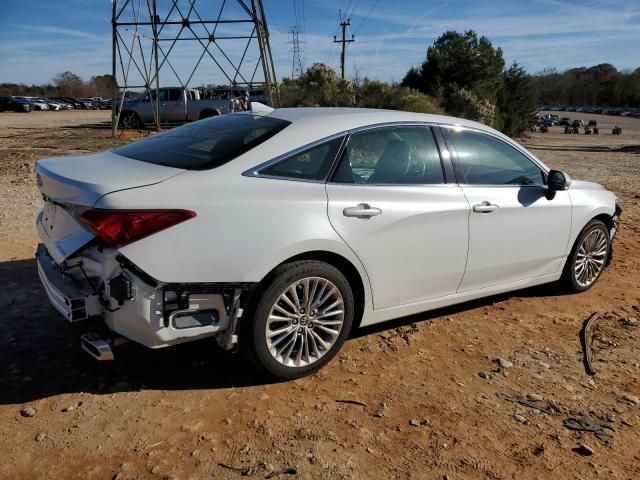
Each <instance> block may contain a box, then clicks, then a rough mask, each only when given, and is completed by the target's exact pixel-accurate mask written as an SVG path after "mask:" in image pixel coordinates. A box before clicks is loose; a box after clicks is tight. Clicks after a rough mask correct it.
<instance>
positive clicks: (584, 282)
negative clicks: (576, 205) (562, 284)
mask: <svg viewBox="0 0 640 480" xmlns="http://www.w3.org/2000/svg"><path fill="white" fill-rule="evenodd" d="M607 250H608V244H607V236H606V234H605V232H604V231H602V230H601V229H599V228H598V229H595V230H592V231H591V232H589V233H588V234H587V235H586V236H585V237H584V238H583V239H582V242H581V243H580V246H579V247H578V252H577V253H576V261H575V265H574V268H573V272H574V275H575V279H576V282H577V283H578V285H580V286H581V287H588V286H589V285H591V284H592V283H593V282H595V281H596V279H597V278H598V275H600V272H602V269H603V268H604V264H605V262H606V260H607Z"/></svg>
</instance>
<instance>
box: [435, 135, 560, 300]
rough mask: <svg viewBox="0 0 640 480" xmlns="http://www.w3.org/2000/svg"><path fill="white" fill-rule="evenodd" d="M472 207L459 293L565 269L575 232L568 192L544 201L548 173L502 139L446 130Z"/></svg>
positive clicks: (458, 174)
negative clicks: (564, 257)
mask: <svg viewBox="0 0 640 480" xmlns="http://www.w3.org/2000/svg"><path fill="white" fill-rule="evenodd" d="M443 132H445V135H446V137H447V139H448V141H449V142H450V143H451V144H453V146H454V147H455V148H454V153H455V154H456V155H455V158H454V164H455V167H456V174H457V176H458V178H459V180H460V183H461V184H462V189H463V191H464V195H465V196H466V198H467V200H468V201H469V204H470V206H471V212H470V215H469V257H468V260H467V268H466V272H465V275H464V279H463V280H462V283H461V285H460V289H459V291H460V292H466V291H471V290H477V289H481V288H486V287H492V286H495V285H501V284H506V283H510V282H517V281H521V280H528V279H534V278H539V277H543V276H546V275H552V274H554V273H557V272H558V271H559V269H560V268H561V266H562V262H563V256H564V253H565V251H566V248H567V243H568V241H569V234H570V230H571V201H570V199H569V193H568V191H559V192H556V194H555V197H554V198H553V199H550V200H549V199H547V198H546V196H545V193H546V185H545V173H544V170H543V169H542V167H541V166H540V165H539V164H538V163H537V162H535V161H534V160H533V159H532V158H531V157H529V156H528V155H527V154H526V153H525V152H524V151H522V150H520V149H519V148H516V147H515V146H513V145H511V144H510V143H507V142H506V141H505V140H503V139H501V138H498V137H497V136H494V135H491V134H488V133H485V132H481V131H477V130H473V129H462V128H457V127H456V128H443Z"/></svg>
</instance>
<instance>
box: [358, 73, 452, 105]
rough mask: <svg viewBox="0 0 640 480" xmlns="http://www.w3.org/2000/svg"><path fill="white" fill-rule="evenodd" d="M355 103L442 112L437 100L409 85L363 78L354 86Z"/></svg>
mask: <svg viewBox="0 0 640 480" xmlns="http://www.w3.org/2000/svg"><path fill="white" fill-rule="evenodd" d="M356 102H357V103H356V104H357V106H358V107H363V108H386V109H389V110H402V111H405V112H418V113H443V111H442V108H440V105H439V104H438V102H437V101H436V100H435V99H434V98H433V97H429V96H427V95H425V94H424V93H422V92H420V91H418V90H415V89H413V88H409V87H401V86H398V85H390V84H388V83H384V82H378V81H374V80H369V79H368V78H365V79H364V80H363V81H362V84H361V85H360V86H359V87H357V88H356Z"/></svg>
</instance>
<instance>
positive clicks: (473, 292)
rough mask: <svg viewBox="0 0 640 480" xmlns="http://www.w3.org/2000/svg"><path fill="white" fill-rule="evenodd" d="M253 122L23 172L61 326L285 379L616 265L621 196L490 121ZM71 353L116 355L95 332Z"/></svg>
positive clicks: (182, 132)
mask: <svg viewBox="0 0 640 480" xmlns="http://www.w3.org/2000/svg"><path fill="white" fill-rule="evenodd" d="M253 108H254V111H252V112H244V113H234V114H229V115H222V116H217V117H213V118H207V119H205V120H202V121H199V122H195V123H192V124H187V125H185V126H182V127H178V128H175V129H172V130H170V131H167V132H165V133H161V134H157V135H153V136H151V137H148V138H147V139H144V140H141V141H138V142H134V143H131V144H129V145H126V146H123V147H120V148H117V149H115V150H113V151H108V152H103V153H98V154H92V155H82V156H71V157H61V158H60V157H59V158H50V159H44V160H40V161H38V163H37V167H36V169H37V181H38V185H39V186H40V191H41V193H42V195H43V198H44V208H43V210H42V212H41V213H40V214H39V216H38V219H37V229H38V232H39V235H40V238H41V241H42V243H41V244H40V245H39V246H38V249H37V265H38V271H39V275H40V278H41V280H42V283H43V286H44V289H45V291H46V292H47V294H48V296H49V299H50V301H51V302H52V304H53V306H54V307H55V308H56V309H58V310H59V311H60V313H62V315H64V316H65V317H66V318H67V319H68V320H69V321H73V322H76V321H81V320H83V319H85V318H88V317H94V316H101V317H102V318H103V319H104V322H105V324H106V326H107V327H108V329H109V330H110V331H111V332H112V333H110V334H109V335H111V334H115V335H120V336H124V337H126V338H129V339H131V340H134V341H136V342H138V343H141V344H143V345H146V346H148V347H151V348H158V347H166V346H169V345H174V344H177V343H182V342H186V341H190V340H195V339H201V338H205V337H215V339H216V340H217V341H218V343H219V344H220V345H221V346H222V347H223V348H225V349H235V348H236V347H238V348H239V349H240V350H241V351H242V352H244V353H245V354H247V355H248V356H249V358H251V359H252V360H253V361H254V362H255V363H256V365H258V366H259V367H260V368H262V369H263V370H265V371H266V372H268V373H269V374H271V375H275V376H279V377H283V378H296V377H300V376H303V375H306V374H309V373H311V372H313V371H315V370H317V369H319V368H320V367H322V366H323V365H324V364H326V363H327V362H328V361H329V360H330V359H331V358H332V357H333V356H334V355H335V354H336V352H337V351H338V350H339V349H340V347H341V346H342V344H343V343H344V341H345V339H346V338H347V336H348V335H349V332H350V331H351V330H352V329H355V328H359V327H363V326H367V325H372V324H376V323H379V322H383V321H385V320H390V319H392V318H397V317H401V316H406V315H411V314H416V313H418V312H423V311H426V310H431V309H435V308H440V307H444V306H446V305H452V304H456V303H460V302H465V301H468V300H471V299H475V298H480V297H486V296H490V295H494V294H497V293H501V292H506V291H511V290H516V289H520V288H525V287H529V286H533V285H538V284H542V283H548V282H555V281H561V282H562V283H563V285H564V286H565V288H567V289H568V290H569V291H572V292H582V291H584V290H587V289H588V288H590V287H591V286H592V285H593V284H594V283H595V282H596V281H597V279H598V278H599V276H600V274H601V273H602V271H603V269H604V268H605V266H606V265H607V263H608V262H609V260H610V258H611V242H612V240H613V238H614V236H615V233H616V231H617V228H618V221H619V216H620V212H621V209H620V207H619V206H618V204H617V201H616V196H615V195H614V194H613V193H611V192H610V191H608V190H606V189H604V188H603V187H601V186H600V185H598V184H595V183H591V182H583V181H577V180H572V179H570V178H569V176H568V175H567V174H566V173H563V172H561V171H557V170H550V169H549V168H548V167H546V166H545V165H544V164H543V163H542V162H541V161H540V160H538V159H537V158H536V157H535V156H534V155H532V154H531V153H530V152H528V151H527V150H525V149H524V148H523V147H522V146H520V145H519V144H517V143H515V142H514V141H512V140H511V139H510V138H508V137H506V136H504V135H502V134H501V133H499V132H497V131H495V130H493V129H491V128H489V127H487V126H485V125H482V124H479V123H475V122H471V121H468V120H463V119H458V118H450V117H443V116H437V115H425V114H417V113H409V112H395V111H385V110H368V109H347V108H345V109H342V108H341V109H332V108H298V109H280V110H273V109H270V108H267V107H264V106H260V105H255V104H254V105H253ZM82 338H83V339H82V345H83V347H84V348H85V350H87V351H88V352H90V353H91V354H92V355H93V356H94V357H96V358H99V359H111V358H113V350H112V349H111V347H110V343H109V340H108V338H109V337H108V336H105V334H100V335H98V334H97V333H95V334H92V335H85V336H83V337H82ZM61 348H62V346H61Z"/></svg>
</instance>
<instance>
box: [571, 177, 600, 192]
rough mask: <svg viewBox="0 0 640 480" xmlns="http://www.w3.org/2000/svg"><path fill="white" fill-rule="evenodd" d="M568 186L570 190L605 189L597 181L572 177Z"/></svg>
mask: <svg viewBox="0 0 640 480" xmlns="http://www.w3.org/2000/svg"><path fill="white" fill-rule="evenodd" d="M569 188H571V189H572V190H606V188H604V187H603V186H602V185H600V184H599V183H596V182H587V181H585V180H573V179H571V186H570V187H569Z"/></svg>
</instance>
